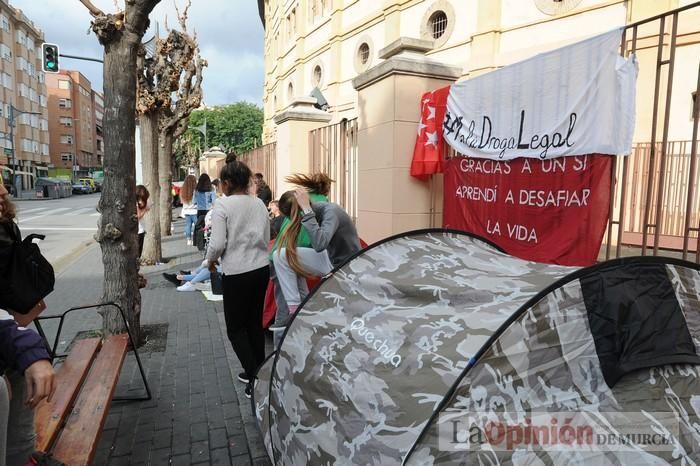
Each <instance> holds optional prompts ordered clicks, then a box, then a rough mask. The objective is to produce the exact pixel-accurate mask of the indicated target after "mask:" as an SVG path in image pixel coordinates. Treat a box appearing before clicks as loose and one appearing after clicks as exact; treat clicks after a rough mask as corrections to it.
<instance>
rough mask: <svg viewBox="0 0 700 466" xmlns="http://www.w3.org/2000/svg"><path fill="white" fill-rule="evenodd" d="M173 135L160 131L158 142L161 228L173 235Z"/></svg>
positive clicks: (166, 234) (165, 233)
mask: <svg viewBox="0 0 700 466" xmlns="http://www.w3.org/2000/svg"><path fill="white" fill-rule="evenodd" d="M172 159H173V136H172V135H171V134H169V133H163V132H161V133H160V137H159V143H158V179H159V181H160V186H161V190H160V229H161V232H162V233H163V235H164V236H170V235H172V231H171V225H172V221H173V210H172V205H173V198H172V193H171V192H170V191H171V186H172V183H173V161H172Z"/></svg>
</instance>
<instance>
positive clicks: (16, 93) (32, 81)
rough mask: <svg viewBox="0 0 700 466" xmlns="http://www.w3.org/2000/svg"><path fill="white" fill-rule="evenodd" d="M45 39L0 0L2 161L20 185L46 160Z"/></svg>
mask: <svg viewBox="0 0 700 466" xmlns="http://www.w3.org/2000/svg"><path fill="white" fill-rule="evenodd" d="M43 41H44V33H43V32H42V31H41V30H40V29H39V28H38V27H37V26H36V25H35V24H34V23H32V21H30V20H29V18H27V17H26V16H25V15H24V13H22V11H21V10H18V9H15V8H13V7H12V6H11V5H10V4H9V3H8V2H7V1H6V0H0V148H2V153H0V167H2V170H3V174H4V175H5V176H8V177H9V175H10V173H12V171H13V170H14V169H16V173H17V174H18V175H21V176H20V177H19V179H18V182H19V183H21V186H20V189H31V188H33V186H34V180H35V179H36V177H37V176H46V175H47V173H48V165H49V162H50V160H49V132H48V108H47V103H48V100H47V94H46V85H45V77H44V73H43V71H42V70H41V44H42V42H43ZM11 112H12V115H13V116H14V128H12V129H11V128H10V126H11ZM11 133H12V134H11ZM11 136H12V138H11ZM11 139H14V141H12V140H11ZM13 148H14V151H13Z"/></svg>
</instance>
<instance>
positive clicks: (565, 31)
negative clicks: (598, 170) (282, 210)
mask: <svg viewBox="0 0 700 466" xmlns="http://www.w3.org/2000/svg"><path fill="white" fill-rule="evenodd" d="M693 3H697V2H694V1H690V0H260V1H259V5H258V6H259V9H260V13H261V18H262V20H263V22H264V25H265V84H264V92H263V106H264V113H265V123H264V129H263V141H264V142H265V143H272V142H275V143H276V144H277V171H278V179H277V181H278V184H279V186H278V188H279V189H280V190H281V189H283V187H284V183H283V179H284V176H285V175H286V174H288V173H290V172H293V171H302V170H304V169H305V168H306V169H308V167H309V162H308V159H309V156H308V152H309V143H308V136H307V134H308V132H309V131H310V130H313V129H315V128H319V127H321V126H325V125H329V124H334V123H339V122H341V121H344V120H353V119H357V121H358V128H359V135H358V144H359V155H358V162H357V170H358V172H359V174H358V177H357V179H358V181H357V193H358V194H357V195H358V198H359V203H358V205H359V212H358V227H359V229H360V233H361V235H363V237H365V238H366V239H367V240H376V239H379V238H381V237H384V236H387V235H389V234H392V233H396V232H398V231H403V230H407V229H413V228H421V227H427V226H431V225H432V224H435V223H437V224H439V223H440V222H439V216H438V221H437V222H436V221H435V218H436V217H435V214H436V212H435V211H436V209H438V210H439V206H440V204H441V199H440V197H439V196H440V194H439V191H440V189H439V186H438V187H437V189H436V187H435V185H434V183H438V184H439V183H440V180H439V179H437V180H433V181H432V182H431V183H433V185H430V186H429V185H428V183H426V182H421V181H418V180H414V179H412V178H411V177H410V176H409V174H408V168H409V166H410V161H411V155H412V151H413V144H414V141H415V133H416V125H417V122H418V120H419V99H420V96H421V94H422V93H423V92H425V91H429V90H431V89H435V88H437V87H441V86H445V85H449V84H451V83H453V82H455V81H456V80H462V79H469V78H470V77H473V76H476V75H479V74H481V73H485V72H488V71H491V70H494V69H497V68H499V67H502V66H504V65H508V64H510V63H514V62H516V61H519V60H521V59H524V58H527V57H530V56H532V55H535V54H537V53H540V52H543V51H546V50H551V49H554V48H558V47H561V46H563V45H566V44H570V43H573V42H576V41H579V40H582V39H585V38H587V37H590V36H593V35H595V34H599V33H603V32H606V31H609V30H611V29H613V28H616V27H621V26H625V25H628V24H631V23H635V22H637V21H640V20H643V19H646V18H649V17H653V16H655V15H659V14H663V13H665V12H668V11H670V10H673V9H676V8H681V7H684V6H689V5H691V4H693ZM630 36H631V34H630V35H628V36H627V40H628V42H629V41H630V40H631V37H630ZM671 36H672V32H671V25H670V24H668V22H667V23H666V26H665V30H664V34H663V36H662V37H663V40H662V47H663V46H666V47H667V46H668V44H669V42H670V41H671ZM676 36H677V37H676V39H675V40H676V44H675V45H676V47H675V48H674V50H675V65H674V74H673V92H672V97H671V99H670V101H671V107H672V111H671V122H670V124H669V125H668V139H669V140H683V139H690V135H691V133H692V125H693V120H692V117H691V110H692V106H693V99H695V98H696V96H695V90H696V85H697V77H698V67H699V66H700V8H694V9H692V10H689V12H688V13H687V14H685V15H684V16H682V17H681V20H680V22H679V25H678V29H677V34H676ZM658 38H659V29H658V22H657V23H653V26H652V25H645V26H640V27H639V28H638V30H637V37H636V39H637V41H636V42H635V48H636V53H637V55H638V57H639V61H640V73H639V86H638V102H637V126H636V133H635V142H640V143H643V142H649V141H650V139H651V132H652V120H653V117H652V116H653V111H654V103H653V98H652V97H653V93H654V79H655V75H656V69H657V67H656V60H657V56H656V54H657V51H658V49H659V48H658V47H656V45H657V43H658ZM628 49H629V47H628ZM668 50H670V47H667V49H665V50H664V52H663V59H668V58H669V57H668V53H669V52H668ZM665 72H666V71H664V73H665ZM664 76H665V75H664ZM663 79H664V78H663V76H662V79H661V81H663ZM661 86H662V88H665V86H666V83H664V82H662V83H661ZM310 96H313V97H314V98H315V100H314V99H311V100H309V97H310ZM660 101H661V107H662V108H661V109H657V111H658V112H659V114H663V112H664V108H663V107H664V105H665V103H664V101H665V99H664V98H661V99H660ZM314 104H315V105H314ZM320 104H325V105H320ZM663 126H664V125H663V124H657V125H656V132H657V136H658V139H659V140H660V139H661V136H662V134H661V133H662V131H663ZM436 192H438V194H437V195H436V194H435V193H436ZM436 196H437V198H436ZM438 214H439V212H438ZM431 219H432V220H431Z"/></svg>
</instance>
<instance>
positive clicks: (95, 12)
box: [79, 0, 107, 17]
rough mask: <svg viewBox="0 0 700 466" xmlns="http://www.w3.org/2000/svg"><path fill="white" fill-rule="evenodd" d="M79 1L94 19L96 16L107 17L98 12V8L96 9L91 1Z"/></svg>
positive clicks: (100, 11)
mask: <svg viewBox="0 0 700 466" xmlns="http://www.w3.org/2000/svg"><path fill="white" fill-rule="evenodd" d="M79 1H80V3H82V4H83V5H85V8H87V9H88V11H89V12H90V14H91V15H92V16H94V17H97V16H107V15H106V14H105V13H104V12H103V11H102V10H100V9H99V8H97V7H96V6H95V5H94V4H93V3H92V1H91V0H79Z"/></svg>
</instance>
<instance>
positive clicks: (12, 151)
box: [7, 105, 42, 197]
mask: <svg viewBox="0 0 700 466" xmlns="http://www.w3.org/2000/svg"><path fill="white" fill-rule="evenodd" d="M15 114H18V115H23V114H27V115H42V113H41V112H25V111H24V110H20V109H18V108H16V107H15V106H14V105H10V115H8V120H7V125H8V126H9V127H10V146H11V147H10V154H11V156H12V170H14V172H13V173H12V184H13V186H14V187H15V193H16V194H15V195H16V196H17V197H19V193H20V191H21V189H20V183H19V175H18V174H17V153H16V152H15Z"/></svg>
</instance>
